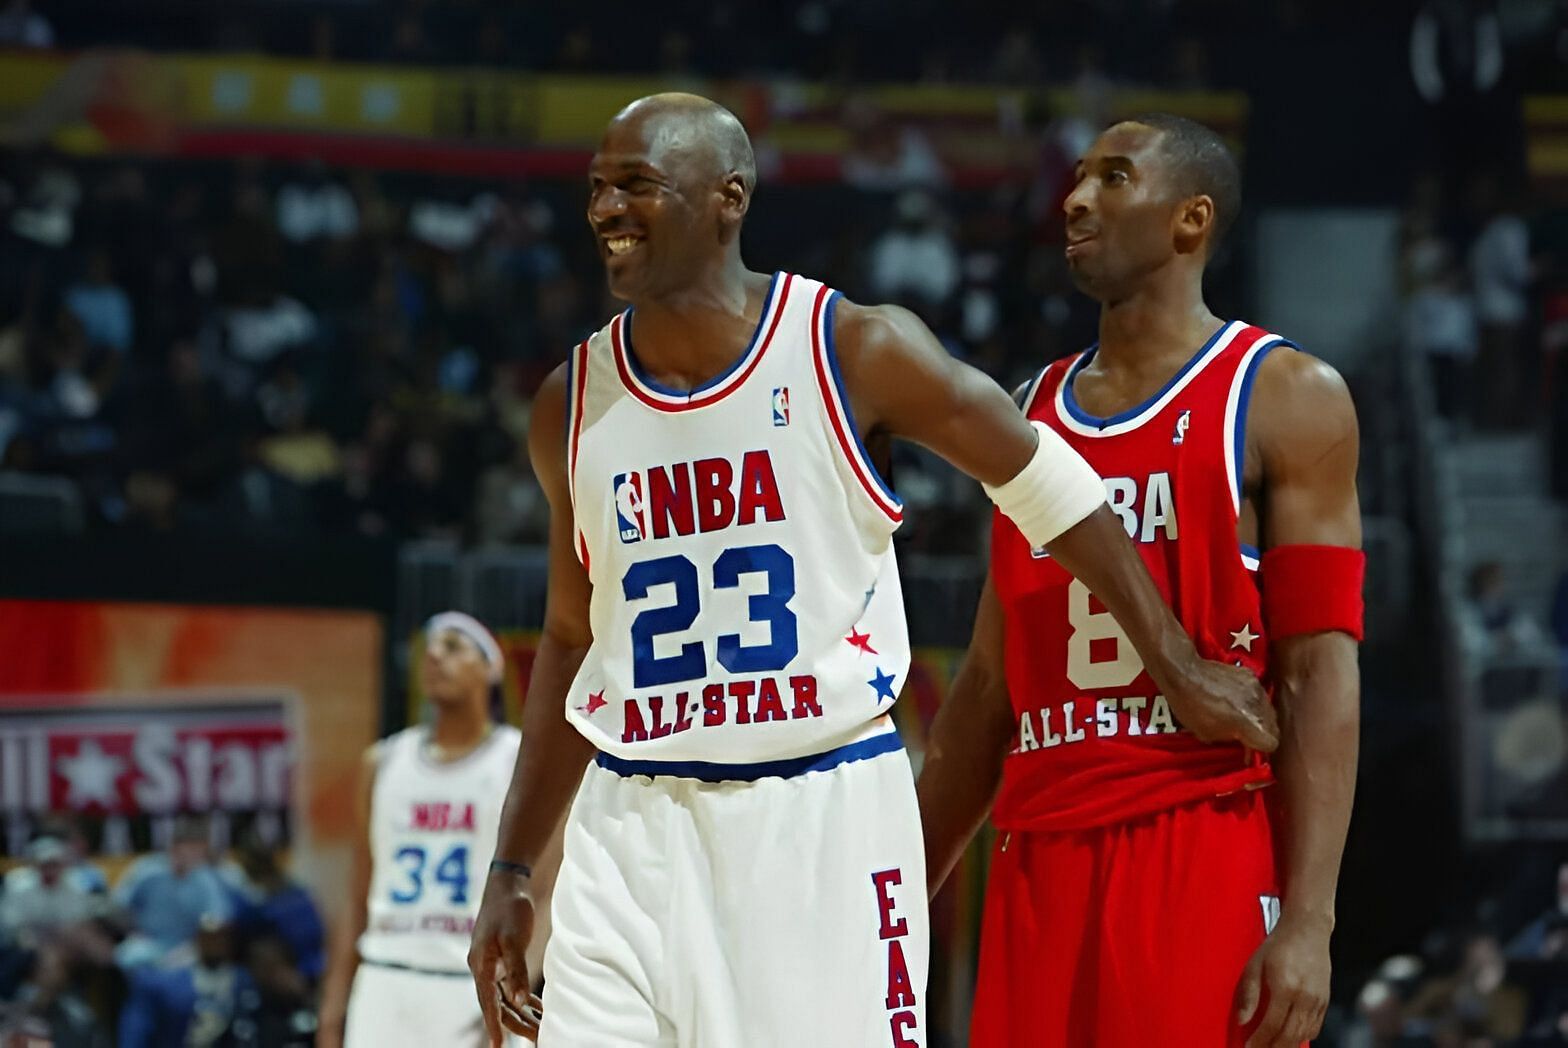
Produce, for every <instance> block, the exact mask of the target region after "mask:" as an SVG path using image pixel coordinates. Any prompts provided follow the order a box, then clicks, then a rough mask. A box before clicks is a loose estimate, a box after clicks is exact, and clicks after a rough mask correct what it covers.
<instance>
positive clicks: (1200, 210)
mask: <svg viewBox="0 0 1568 1048" xmlns="http://www.w3.org/2000/svg"><path fill="white" fill-rule="evenodd" d="M1213 232H1214V198H1212V197H1210V196H1207V195H1199V196H1195V197H1188V198H1187V199H1186V200H1184V201H1182V202H1181V206H1180V207H1178V208H1177V209H1176V228H1175V229H1174V230H1173V231H1172V233H1173V235H1174V239H1175V243H1176V252H1177V254H1181V255H1190V254H1192V253H1193V252H1195V251H1201V250H1203V245H1204V244H1206V243H1207V242H1208V239H1209V237H1210V236H1211V235H1212V234H1213Z"/></svg>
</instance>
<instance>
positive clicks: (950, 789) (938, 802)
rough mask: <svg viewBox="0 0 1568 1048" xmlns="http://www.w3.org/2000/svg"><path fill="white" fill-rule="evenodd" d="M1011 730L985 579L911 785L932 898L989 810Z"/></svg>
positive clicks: (998, 611) (996, 606) (997, 616)
mask: <svg viewBox="0 0 1568 1048" xmlns="http://www.w3.org/2000/svg"><path fill="white" fill-rule="evenodd" d="M1013 730H1014V719H1013V707H1012V702H1011V701H1010V700H1009V698H1008V694H1007V672H1006V668H1005V665H1004V662H1003V646H1002V607H1001V603H1000V602H999V601H998V600H997V597H996V590H995V588H994V587H993V585H992V582H991V576H990V575H989V573H988V574H987V575H986V580H985V588H984V589H983V590H982V591H981V594H980V606H979V610H978V611H977V612H976V614H975V626H974V633H973V636H972V637H971V638H970V641H969V650H968V651H967V652H966V653H965V654H964V660H963V662H962V663H961V664H960V665H959V668H958V674H957V676H956V677H955V678H954V679H953V685H952V687H951V688H949V689H948V693H947V698H946V699H945V700H944V701H943V702H942V706H941V708H940V709H939V710H937V714H936V721H935V723H934V724H932V726H931V734H930V736H929V737H928V739H927V741H926V753H925V762H924V764H923V766H922V768H921V771H920V780H919V781H918V782H917V783H916V784H915V791H916V793H917V794H918V796H919V800H920V821H921V825H922V827H923V830H924V834H925V845H926V878H927V890H928V893H929V895H930V896H932V897H934V896H935V895H936V893H937V891H938V890H939V889H940V888H941V887H942V882H943V881H945V880H946V879H947V876H948V874H949V873H950V872H951V871H952V869H953V867H954V866H955V865H957V863H958V860H959V857H960V856H962V855H963V853H964V849H965V848H967V847H968V846H969V842H970V840H971V839H973V837H974V835H975V832H976V831H977V830H978V829H979V828H980V824H981V823H983V822H984V821H985V817H986V813H987V812H989V811H990V810H991V803H992V801H994V800H995V799H996V793H997V790H998V789H999V788H1000V787H1001V783H1002V761H1003V760H1005V759H1006V756H1007V749H1008V746H1009V744H1010V743H1011V741H1012V738H1013Z"/></svg>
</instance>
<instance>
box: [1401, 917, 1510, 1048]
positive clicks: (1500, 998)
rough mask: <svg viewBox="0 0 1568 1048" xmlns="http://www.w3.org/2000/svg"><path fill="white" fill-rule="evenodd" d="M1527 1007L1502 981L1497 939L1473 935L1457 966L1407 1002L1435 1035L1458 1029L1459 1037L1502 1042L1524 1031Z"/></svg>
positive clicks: (1505, 967) (1503, 962) (1505, 973)
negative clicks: (1451, 973) (1430, 1027)
mask: <svg viewBox="0 0 1568 1048" xmlns="http://www.w3.org/2000/svg"><path fill="white" fill-rule="evenodd" d="M1528 1009H1529V997H1528V995H1526V993H1525V992H1524V990H1522V989H1520V988H1519V987H1518V986H1517V985H1515V984H1513V983H1511V982H1509V981H1508V961H1507V960H1506V959H1505V958H1504V956H1503V950H1502V947H1501V946H1499V945H1498V943H1497V940H1496V939H1495V938H1494V937H1492V936H1490V935H1475V936H1472V937H1471V938H1470V939H1469V940H1468V941H1467V942H1466V943H1465V945H1464V955H1463V959H1462V961H1461V963H1460V966H1459V970H1458V971H1456V972H1455V973H1454V974H1453V975H1450V976H1445V977H1439V978H1437V979H1434V980H1432V981H1431V982H1429V983H1427V984H1426V985H1425V986H1424V987H1422V989H1421V991H1420V992H1419V993H1418V994H1417V995H1416V997H1415V998H1414V999H1413V1000H1412V1001H1411V1002H1410V1008H1409V1014H1410V1015H1411V1016H1412V1017H1415V1018H1419V1019H1423V1020H1426V1021H1427V1022H1428V1023H1430V1024H1431V1025H1432V1027H1433V1028H1434V1029H1435V1031H1436V1032H1437V1033H1438V1035H1439V1036H1440V1037H1441V1036H1443V1035H1445V1034H1448V1033H1449V1032H1450V1031H1459V1032H1460V1033H1461V1034H1462V1035H1463V1036H1464V1037H1468V1038H1492V1039H1493V1040H1494V1041H1496V1042H1497V1043H1505V1042H1508V1041H1511V1040H1513V1039H1514V1038H1516V1037H1518V1036H1519V1035H1520V1034H1522V1033H1523V1032H1524V1028H1525V1021H1526V1019H1527V1017H1528ZM1454 1043H1456V1044H1458V1043H1464V1044H1474V1043H1475V1041H1473V1040H1469V1041H1463V1042H1458V1041H1456V1042H1454Z"/></svg>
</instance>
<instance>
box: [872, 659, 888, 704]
mask: <svg viewBox="0 0 1568 1048" xmlns="http://www.w3.org/2000/svg"><path fill="white" fill-rule="evenodd" d="M866 683H867V684H869V685H871V687H873V688H875V689H876V693H877V702H878V703H881V702H882V701H883V700H886V701H888V702H891V701H893V698H894V695H893V675H892V674H891V673H889V672H887V671H886V670H884V669H883V668H882V667H881V666H878V667H877V675H876V676H875V677H872V678H871V679H870V680H868V681H866Z"/></svg>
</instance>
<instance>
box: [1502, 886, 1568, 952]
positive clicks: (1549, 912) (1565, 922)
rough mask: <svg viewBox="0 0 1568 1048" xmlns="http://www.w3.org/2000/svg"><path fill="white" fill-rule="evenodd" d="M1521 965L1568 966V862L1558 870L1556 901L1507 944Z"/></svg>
mask: <svg viewBox="0 0 1568 1048" xmlns="http://www.w3.org/2000/svg"><path fill="white" fill-rule="evenodd" d="M1508 956H1509V957H1511V958H1514V959H1516V960H1522V961H1562V962H1563V963H1564V965H1565V966H1568V862H1565V863H1563V864H1562V865H1561V866H1559V867H1558V868H1557V899H1556V900H1555V902H1554V903H1553V905H1551V906H1549V907H1547V909H1546V912H1545V913H1542V914H1541V915H1540V916H1539V917H1537V918H1536V919H1535V920H1533V921H1531V922H1530V923H1529V924H1527V925H1526V926H1525V927H1524V930H1523V931H1521V932H1520V933H1519V934H1518V935H1516V936H1514V937H1513V939H1512V941H1510V942H1509V944H1508Z"/></svg>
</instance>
